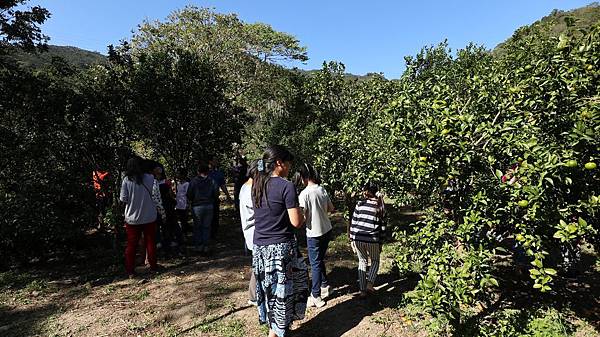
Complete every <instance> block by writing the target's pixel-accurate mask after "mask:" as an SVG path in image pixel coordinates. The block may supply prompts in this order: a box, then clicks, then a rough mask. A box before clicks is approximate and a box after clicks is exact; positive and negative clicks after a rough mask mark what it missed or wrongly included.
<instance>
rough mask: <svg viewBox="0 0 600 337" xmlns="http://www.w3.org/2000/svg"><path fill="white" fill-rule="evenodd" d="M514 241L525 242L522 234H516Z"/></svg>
mask: <svg viewBox="0 0 600 337" xmlns="http://www.w3.org/2000/svg"><path fill="white" fill-rule="evenodd" d="M515 239H517V241H523V240H525V237H524V236H523V234H517V236H516V237H515Z"/></svg>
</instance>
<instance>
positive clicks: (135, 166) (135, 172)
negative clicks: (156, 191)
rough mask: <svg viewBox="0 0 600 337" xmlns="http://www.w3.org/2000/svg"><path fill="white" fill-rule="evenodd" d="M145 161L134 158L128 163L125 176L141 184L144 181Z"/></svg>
mask: <svg viewBox="0 0 600 337" xmlns="http://www.w3.org/2000/svg"><path fill="white" fill-rule="evenodd" d="M142 161H143V159H142V158H140V157H132V158H129V160H128V161H127V170H126V171H125V176H126V177H127V178H128V179H129V180H131V181H134V182H135V183H136V184H138V185H139V184H141V183H142V182H143V181H144V170H143V169H142V166H143V162H142Z"/></svg>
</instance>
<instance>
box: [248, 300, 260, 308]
mask: <svg viewBox="0 0 600 337" xmlns="http://www.w3.org/2000/svg"><path fill="white" fill-rule="evenodd" d="M248 304H250V305H253V306H255V307H258V302H256V301H253V300H248Z"/></svg>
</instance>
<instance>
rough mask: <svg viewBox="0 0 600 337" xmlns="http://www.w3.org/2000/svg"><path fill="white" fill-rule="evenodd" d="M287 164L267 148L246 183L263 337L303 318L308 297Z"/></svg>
mask: <svg viewBox="0 0 600 337" xmlns="http://www.w3.org/2000/svg"><path fill="white" fill-rule="evenodd" d="M293 160H294V157H293V155H292V154H291V153H290V152H289V151H288V150H287V149H286V148H285V147H283V146H279V145H273V146H270V147H268V148H267V149H266V150H265V153H264V154H263V157H262V158H261V159H259V161H258V164H257V168H258V171H259V174H257V176H256V179H255V181H254V183H253V185H252V203H253V205H254V221H255V223H254V226H255V229H254V249H253V254H252V255H253V259H252V267H253V270H254V274H255V277H256V301H257V305H258V314H259V320H260V322H261V323H267V324H269V337H284V336H285V334H286V332H287V331H288V329H289V326H290V324H291V323H292V321H294V320H299V319H303V318H304V312H305V310H306V301H307V299H308V282H307V281H308V271H307V268H306V265H305V264H304V263H303V262H301V260H300V259H299V257H298V254H297V251H298V249H297V247H298V246H297V242H296V239H295V237H294V227H295V228H299V227H301V226H302V224H303V223H304V216H303V214H302V211H301V209H300V208H299V205H298V195H297V193H296V188H295V186H294V184H293V183H292V182H290V181H289V180H287V179H285V177H287V175H288V174H289V171H290V167H291V165H292V161H293Z"/></svg>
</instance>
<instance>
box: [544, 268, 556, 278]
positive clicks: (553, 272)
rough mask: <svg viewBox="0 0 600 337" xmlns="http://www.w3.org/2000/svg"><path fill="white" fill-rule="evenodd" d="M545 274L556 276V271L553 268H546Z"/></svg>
mask: <svg viewBox="0 0 600 337" xmlns="http://www.w3.org/2000/svg"><path fill="white" fill-rule="evenodd" d="M544 273H546V274H548V275H552V276H554V275H556V270H555V269H552V268H544Z"/></svg>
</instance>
